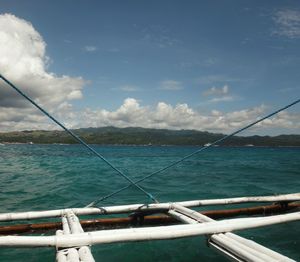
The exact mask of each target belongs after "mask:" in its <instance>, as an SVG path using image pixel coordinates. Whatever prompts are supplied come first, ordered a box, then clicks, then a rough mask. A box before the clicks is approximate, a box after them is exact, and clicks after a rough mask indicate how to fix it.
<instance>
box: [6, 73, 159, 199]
mask: <svg viewBox="0 0 300 262" xmlns="http://www.w3.org/2000/svg"><path fill="white" fill-rule="evenodd" d="M0 78H2V79H3V81H4V82H6V83H7V84H8V85H9V86H11V87H12V88H13V89H14V90H15V91H17V92H18V93H19V94H20V95H21V96H23V97H24V98H25V99H27V100H28V101H29V102H30V103H31V104H33V105H34V106H35V107H37V108H38V109H39V110H40V111H42V112H43V113H44V114H45V115H46V116H47V117H49V118H50V119H51V120H52V121H54V122H55V123H56V124H57V125H59V126H60V127H61V128H62V129H64V130H65V131H66V132H67V133H69V134H70V135H71V136H72V137H73V138H74V139H75V140H77V141H78V142H79V143H80V144H82V145H84V146H85V147H86V148H87V149H88V150H89V151H91V152H92V153H93V154H95V155H96V156H97V157H98V158H100V159H101V160H103V161H104V162H105V163H106V164H108V165H109V166H110V167H111V168H112V169H114V170H115V171H116V172H117V173H118V174H119V175H121V176H122V177H124V178H125V179H126V180H127V181H129V182H130V183H131V184H132V185H134V186H135V187H137V188H138V189H139V190H140V191H142V192H143V193H144V194H145V195H147V196H148V197H149V198H150V199H151V200H153V201H154V202H158V201H157V200H156V199H155V198H154V197H153V196H152V195H151V194H150V193H148V192H147V191H146V190H144V189H143V188H142V187H140V186H139V185H138V184H136V183H134V181H133V180H132V179H130V178H129V177H128V176H127V175H125V174H124V173H123V172H122V171H121V170H119V169H118V168H116V167H115V166H114V165H113V164H112V163H110V162H109V161H108V160H107V159H105V158H104V157H103V156H102V155H100V154H99V153H98V152H97V151H95V150H94V149H93V148H92V147H90V146H89V145H88V144H87V143H85V142H84V141H83V140H82V139H81V138H80V137H79V136H77V135H76V134H75V133H73V132H72V131H71V130H69V129H68V128H67V127H65V126H64V125H63V124H62V123H60V122H59V121H58V120H56V119H55V118H54V117H53V116H52V115H50V114H49V113H48V112H47V111H46V110H45V109H43V108H42V107H40V106H39V105H38V104H37V103H36V102H34V101H33V100H32V99H31V98H30V97H29V96H27V95H26V94H25V93H23V92H22V91H21V90H20V89H19V88H17V87H16V86H15V85H14V84H13V83H11V82H10V81H8V80H7V79H6V78H5V77H4V76H3V75H1V74H0Z"/></svg>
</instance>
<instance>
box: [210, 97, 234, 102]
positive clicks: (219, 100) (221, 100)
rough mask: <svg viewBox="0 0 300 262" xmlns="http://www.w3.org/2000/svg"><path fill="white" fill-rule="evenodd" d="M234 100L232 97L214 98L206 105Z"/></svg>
mask: <svg viewBox="0 0 300 262" xmlns="http://www.w3.org/2000/svg"><path fill="white" fill-rule="evenodd" d="M235 100H236V98H235V97H234V96H222V97H215V98H212V99H210V100H208V103H218V102H232V101H235Z"/></svg>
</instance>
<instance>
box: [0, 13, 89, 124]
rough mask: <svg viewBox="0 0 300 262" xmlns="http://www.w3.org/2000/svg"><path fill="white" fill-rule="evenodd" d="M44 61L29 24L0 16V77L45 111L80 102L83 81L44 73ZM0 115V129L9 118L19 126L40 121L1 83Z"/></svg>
mask: <svg viewBox="0 0 300 262" xmlns="http://www.w3.org/2000/svg"><path fill="white" fill-rule="evenodd" d="M48 61H49V58H48V57H47V56H46V43H45V42H44V40H43V38H42V36H41V35H40V34H39V33H38V32H37V31H36V30H35V29H34V27H33V26H32V24H30V23H29V22H27V21H25V20H23V19H20V18H18V17H16V16H14V15H11V14H3V15H0V72H1V74H2V75H3V76H5V77H7V78H8V79H9V80H10V81H12V82H13V83H14V84H16V85H17V86H19V87H21V88H22V90H23V91H24V92H25V93H27V94H28V95H29V96H31V97H32V98H33V99H34V100H35V101H37V102H38V103H40V104H41V105H43V106H45V107H47V108H57V107H59V106H60V105H61V104H62V103H66V101H71V100H74V99H80V98H81V97H82V88H83V85H84V83H85V81H84V80H83V79H82V78H81V77H76V78H74V77H70V76H57V75H55V74H53V73H50V72H47V70H46V69H47V63H48ZM0 112H1V115H0V116H1V117H0V121H1V126H3V125H5V123H4V122H3V121H4V120H5V121H6V123H7V121H9V119H11V121H13V122H14V121H15V120H16V118H17V119H18V120H19V122H20V121H23V123H26V122H28V121H29V122H30V121H33V122H38V121H39V120H40V115H39V114H38V112H37V111H36V110H32V107H31V105H30V104H29V103H28V102H27V101H25V100H24V98H22V97H21V96H20V95H19V94H17V93H16V92H15V91H13V90H11V88H10V87H8V86H7V85H6V84H5V83H3V81H0ZM28 114H30V116H28ZM4 118H5V119H4ZM34 118H35V119H34ZM3 119H4V120H3ZM1 126H0V127H1Z"/></svg>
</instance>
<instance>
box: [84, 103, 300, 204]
mask: <svg viewBox="0 0 300 262" xmlns="http://www.w3.org/2000/svg"><path fill="white" fill-rule="evenodd" d="M299 102H300V99H298V100H296V101H294V102H292V103H290V104H288V105H287V106H285V107H282V108H280V109H278V110H276V111H274V112H273V113H271V114H268V115H266V116H265V117H263V118H261V119H259V120H257V121H254V122H252V123H251V124H249V125H247V126H245V127H243V128H241V129H238V130H237V131H235V132H233V133H231V134H229V135H226V136H224V137H222V138H220V139H218V140H216V141H214V142H213V143H211V144H210V145H208V146H204V147H201V148H200V149H198V150H197V151H195V152H193V153H191V154H189V155H187V156H185V157H183V158H181V159H179V160H177V161H175V162H173V163H171V164H170V165H168V166H166V167H163V168H161V169H159V170H157V171H155V172H153V173H151V174H149V175H147V176H145V177H143V178H141V179H139V180H137V181H136V182H134V184H138V183H141V182H143V181H144V180H146V179H148V178H150V177H152V176H154V175H156V174H158V173H160V172H163V171H165V170H167V169H169V168H171V167H173V166H175V165H177V164H179V163H181V162H183V161H184V160H186V159H188V158H190V157H192V156H194V155H196V154H198V153H200V152H202V151H204V150H206V149H208V148H210V147H212V146H214V145H216V144H218V143H221V142H223V141H224V140H226V139H228V138H230V137H232V136H234V135H236V134H238V133H240V132H242V131H244V130H246V129H248V128H250V127H252V126H254V125H256V124H258V123H260V122H262V121H264V120H265V119H267V118H270V117H272V116H274V115H276V114H278V113H279V112H281V111H283V110H285V109H287V108H289V107H291V106H293V105H295V104H297V103H299ZM130 186H131V185H127V186H125V187H123V188H121V189H119V190H117V191H115V192H113V193H111V194H109V195H106V196H104V197H101V198H99V199H97V200H95V201H93V202H92V203H90V204H89V205H88V206H93V205H95V204H97V203H99V202H101V201H103V200H105V199H107V198H110V197H112V196H114V195H116V194H118V193H120V192H122V191H123V190H125V189H127V188H129V187H130Z"/></svg>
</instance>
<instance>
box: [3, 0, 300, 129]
mask: <svg viewBox="0 0 300 262" xmlns="http://www.w3.org/2000/svg"><path fill="white" fill-rule="evenodd" d="M0 10H1V14H5V13H9V14H13V15H14V16H16V17H17V18H19V19H23V20H25V21H27V22H29V23H31V24H32V26H33V28H34V29H35V30H36V31H37V32H38V33H39V34H40V35H41V37H42V38H43V41H44V43H45V45H46V51H45V56H47V59H46V60H47V61H46V60H45V59H44V61H45V64H47V66H46V69H45V71H47V72H51V73H54V74H55V75H57V76H62V75H67V76H70V77H73V78H76V77H82V79H83V80H84V81H85V83H84V84H82V87H81V89H80V90H81V91H80V92H81V93H82V96H81V97H80V99H75V100H72V101H71V102H70V105H71V106H72V110H73V111H76V112H83V111H84V110H87V108H88V110H92V111H93V110H95V111H96V110H106V111H108V112H115V111H117V110H118V109H119V108H120V106H121V105H124V103H125V102H124V100H125V99H127V98H132V99H134V100H135V101H136V103H138V105H139V106H140V107H143V108H148V107H149V108H156V106H157V104H158V103H159V102H163V103H165V104H167V105H170V106H172V109H175V107H176V105H178V104H179V105H182V104H186V105H187V106H188V108H189V109H191V110H193V112H195V113H197V114H198V113H199V114H200V116H202V115H210V114H211V112H212V111H213V112H219V113H221V114H222V115H223V116H225V114H229V113H231V112H243V111H245V110H246V111H247V110H248V111H249V110H250V111H251V110H252V109H253V110H254V109H255V108H263V109H261V110H260V111H259V110H258V111H257V112H258V113H257V115H251V114H250V115H251V116H252V117H258V116H259V115H260V114H263V113H266V112H270V111H271V110H272V109H275V108H277V107H280V106H283V105H285V104H287V103H289V102H291V101H292V100H295V99H296V98H297V97H298V98H299V97H300V85H299V82H300V74H299V68H300V2H299V1H232V0H227V1H166V0H165V1H141V0H140V1H130V0H129V1H66V0H63V1H45V0H42V1H37V0H35V1H30V0H28V1H12V0H10V1H5V0H4V1H1V3H0ZM28 85H30V83H28ZM132 101H133V100H132ZM149 108H148V109H147V110H148V111H149V112H152V111H153V110H154V109H153V110H152V111H151V109H149ZM248 111H247V112H248ZM299 111H300V110H299V106H296V107H294V108H293V109H291V110H290V112H291V113H293V114H297V115H298V113H299ZM149 112H148V113H149ZM250 115H249V117H250ZM61 117H62V118H63V119H64V116H63V115H61ZM293 117H294V118H292V119H296V120H299V119H298V118H297V117H295V116H293ZM227 120H228V119H227ZM249 120H250V121H251V119H249ZM65 121H67V122H68V121H70V117H69V118H68V117H65ZM72 121H73V122H74V119H73V120H72ZM122 121H123V120H122ZM228 121H229V120H228ZM241 122H242V121H241ZM89 123H92V122H89ZM81 124H84V123H81ZM86 124H88V123H86ZM112 124H114V123H113V122H112ZM136 124H139V122H134V123H133V122H130V123H129V124H128V125H136ZM70 125H71V122H70ZM78 125H79V124H78ZM98 125H101V123H98ZM116 125H118V123H116ZM119 125H120V126H126V124H120V123H119ZM143 125H144V124H141V126H143ZM144 126H145V125H144ZM150 126H151V125H150ZM188 126H189V125H188ZM274 126H275V127H277V128H279V129H278V130H280V132H287V133H291V132H292V133H299V128H297V129H290V128H289V127H288V128H286V127H287V126H284V125H282V126H280V125H279V124H276V125H274ZM161 127H164V125H161ZM165 127H170V128H172V125H170V124H167V125H165ZM233 127H234V125H232V126H231V128H233ZM174 128H182V126H178V127H176V126H174ZM191 128H193V126H191ZM195 129H200V128H197V127H195ZM205 129H208V130H212V131H214V130H213V129H210V128H209V127H207V128H205ZM284 129H285V130H286V131H284ZM216 130H217V129H216ZM219 130H220V131H224V132H228V130H229V128H227V129H226V128H225V130H223V129H222V128H221V127H220V128H219ZM270 130H271V129H270V128H266V129H265V131H264V132H266V133H268V132H270V133H271V134H272V133H274V131H270ZM261 132H262V131H261ZM264 132H262V133H264ZM275 133H276V132H275Z"/></svg>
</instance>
